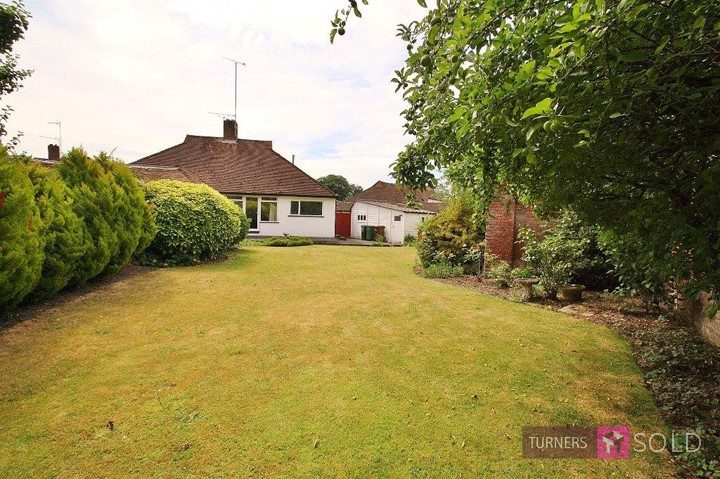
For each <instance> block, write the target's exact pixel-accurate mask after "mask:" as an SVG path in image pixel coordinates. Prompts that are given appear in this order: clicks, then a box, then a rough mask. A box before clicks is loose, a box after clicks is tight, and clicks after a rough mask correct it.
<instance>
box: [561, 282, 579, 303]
mask: <svg viewBox="0 0 720 479" xmlns="http://www.w3.org/2000/svg"><path fill="white" fill-rule="evenodd" d="M584 290H585V286H583V285H582V284H566V285H565V286H560V289H559V290H558V299H559V300H560V301H567V302H570V303H577V302H578V301H582V293H583V291H584Z"/></svg>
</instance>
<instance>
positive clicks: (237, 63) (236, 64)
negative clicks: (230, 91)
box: [223, 57, 247, 122]
mask: <svg viewBox="0 0 720 479" xmlns="http://www.w3.org/2000/svg"><path fill="white" fill-rule="evenodd" d="M223 58H224V59H225V60H230V61H231V62H233V63H234V64H235V115H234V117H233V118H234V119H235V121H236V122H237V67H238V65H242V66H244V67H246V66H247V65H246V64H245V63H244V62H241V61H238V60H233V59H232V58H228V57H223Z"/></svg>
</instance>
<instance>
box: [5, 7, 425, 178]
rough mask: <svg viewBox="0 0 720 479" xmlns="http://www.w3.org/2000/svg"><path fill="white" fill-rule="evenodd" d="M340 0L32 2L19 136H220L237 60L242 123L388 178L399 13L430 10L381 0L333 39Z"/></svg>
mask: <svg viewBox="0 0 720 479" xmlns="http://www.w3.org/2000/svg"><path fill="white" fill-rule="evenodd" d="M344 4H345V1H344V0H313V1H306V2H296V1H292V2H291V1H288V0H263V1H261V2H260V1H251V0H211V1H205V2H198V1H190V0H181V1H175V2H164V1H163V2H161V1H152V2H150V1H142V2H141V1H130V0H125V1H122V0H103V1H102V2H97V1H91V0H70V1H66V2H63V3H62V4H55V5H50V4H48V3H46V2H38V3H37V4H35V3H34V2H28V4H27V7H28V9H29V10H30V11H31V13H32V15H33V18H32V19H31V22H30V30H29V32H28V34H27V37H26V39H25V40H22V41H21V43H20V44H19V45H18V47H17V52H18V53H20V54H21V56H22V58H21V64H22V66H23V67H26V68H32V69H33V70H35V73H34V74H33V76H32V77H31V78H30V79H29V80H27V81H26V83H25V87H24V88H23V89H22V90H20V91H19V92H17V93H15V94H13V95H11V96H10V97H8V103H10V104H11V105H12V106H13V107H14V108H15V113H14V114H13V116H12V117H11V120H10V123H9V128H10V129H11V131H17V130H19V131H24V132H25V133H26V136H25V137H24V138H23V139H22V143H21V148H22V149H25V150H27V151H28V152H29V153H31V154H33V155H35V156H45V155H46V145H47V143H48V142H49V140H48V139H45V138H40V137H39V136H40V135H42V136H54V135H55V132H56V127H55V126H53V125H50V124H48V123H47V122H48V121H50V120H55V119H60V120H62V123H63V147H64V148H65V149H67V148H68V147H70V146H74V145H83V146H84V147H85V148H86V149H88V150H90V151H91V152H96V151H98V150H101V149H104V150H112V149H116V150H115V154H116V156H118V157H119V158H121V159H123V160H125V161H132V160H135V159H137V158H140V157H143V156H145V155H148V154H151V153H154V152H156V151H158V150H160V149H163V148H167V147H169V146H172V145H174V144H177V143H179V142H181V141H182V139H183V138H184V135H185V134H187V133H191V134H203V135H219V134H221V121H220V118H218V117H216V116H213V115H210V114H209V112H223V113H231V112H232V109H233V75H232V64H231V63H230V62H229V61H227V60H224V59H223V58H222V57H224V56H229V57H234V58H237V59H239V60H241V61H244V62H246V63H247V65H248V66H247V67H245V68H243V67H239V72H238V73H239V79H238V80H239V81H238V85H239V111H238V120H239V122H240V133H241V136H243V137H244V138H257V139H272V140H273V141H274V145H275V149H276V150H277V151H278V152H280V153H281V154H283V155H284V156H286V157H288V158H289V157H290V156H291V155H292V154H296V155H297V163H298V165H299V166H300V167H301V168H303V169H304V170H305V171H307V172H308V173H309V174H310V175H312V176H315V177H318V176H321V175H324V174H329V173H339V174H343V175H345V176H347V177H348V179H349V180H351V181H352V182H355V183H360V184H361V185H363V186H369V185H370V184H372V183H373V182H374V181H375V180H377V179H384V178H387V176H388V173H389V164H390V163H391V162H392V161H393V160H394V158H395V155H396V154H397V153H398V152H399V151H400V150H401V149H402V147H403V145H404V144H405V143H407V141H408V139H407V138H405V137H403V136H402V123H403V122H402V119H401V118H400V116H399V114H400V112H401V110H402V109H403V103H402V100H401V98H400V96H399V95H396V94H394V88H393V84H391V83H390V79H391V78H392V72H393V70H395V69H397V68H399V67H400V66H402V63H403V60H404V58H405V53H406V51H405V46H404V44H403V42H401V41H400V40H398V39H397V38H395V28H396V25H397V24H398V23H401V22H408V21H410V20H413V19H416V18H419V17H421V16H422V15H423V13H424V10H423V9H421V8H419V7H418V6H417V3H416V2H414V1H412V0H403V1H402V2H380V1H375V2H371V4H370V5H369V6H368V7H365V8H364V9H363V16H364V18H363V19H361V20H360V19H356V18H352V19H351V24H350V25H349V28H348V33H347V34H346V35H345V36H344V37H338V38H337V40H336V42H335V45H330V43H329V41H328V35H329V30H330V19H331V18H332V16H333V14H334V12H335V10H336V9H337V8H340V7H342V6H344Z"/></svg>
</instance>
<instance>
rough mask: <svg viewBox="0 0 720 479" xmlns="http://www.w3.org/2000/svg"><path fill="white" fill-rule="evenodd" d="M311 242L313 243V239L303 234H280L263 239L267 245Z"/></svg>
mask: <svg viewBox="0 0 720 479" xmlns="http://www.w3.org/2000/svg"><path fill="white" fill-rule="evenodd" d="M311 244H313V242H312V240H311V239H310V238H305V237H303V236H279V237H277V238H268V239H266V240H265V241H263V245H265V246H281V247H282V246H309V245H311Z"/></svg>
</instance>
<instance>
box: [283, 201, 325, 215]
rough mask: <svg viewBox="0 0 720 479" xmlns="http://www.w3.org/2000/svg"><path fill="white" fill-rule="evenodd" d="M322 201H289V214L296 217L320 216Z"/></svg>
mask: <svg viewBox="0 0 720 479" xmlns="http://www.w3.org/2000/svg"><path fill="white" fill-rule="evenodd" d="M322 205H323V204H322V201H291V202H290V214H291V215H298V216H322Z"/></svg>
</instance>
